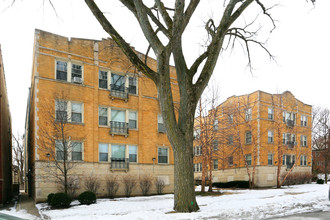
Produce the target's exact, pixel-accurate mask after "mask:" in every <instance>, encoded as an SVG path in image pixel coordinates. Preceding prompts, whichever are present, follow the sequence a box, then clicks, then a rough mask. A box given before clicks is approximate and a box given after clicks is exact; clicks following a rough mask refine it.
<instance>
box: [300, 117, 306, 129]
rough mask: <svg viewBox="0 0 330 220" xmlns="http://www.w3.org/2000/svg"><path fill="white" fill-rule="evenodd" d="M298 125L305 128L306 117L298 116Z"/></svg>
mask: <svg viewBox="0 0 330 220" xmlns="http://www.w3.org/2000/svg"><path fill="white" fill-rule="evenodd" d="M300 125H301V126H303V127H307V116H306V115H301V116H300Z"/></svg>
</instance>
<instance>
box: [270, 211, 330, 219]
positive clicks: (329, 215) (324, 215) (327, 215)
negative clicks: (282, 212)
mask: <svg viewBox="0 0 330 220" xmlns="http://www.w3.org/2000/svg"><path fill="white" fill-rule="evenodd" d="M276 219H282V220H283V219H287V220H300V219H302V220H330V212H310V213H303V214H295V215H292V216H285V217H281V218H270V219H268V220H276Z"/></svg>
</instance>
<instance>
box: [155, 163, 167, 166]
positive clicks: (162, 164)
mask: <svg viewBox="0 0 330 220" xmlns="http://www.w3.org/2000/svg"><path fill="white" fill-rule="evenodd" d="M157 165H161V166H164V165H170V164H169V163H157Z"/></svg>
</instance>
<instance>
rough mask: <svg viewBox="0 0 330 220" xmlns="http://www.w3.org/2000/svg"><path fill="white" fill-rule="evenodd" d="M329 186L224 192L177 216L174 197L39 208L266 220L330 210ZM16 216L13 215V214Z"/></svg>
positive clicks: (56, 215) (78, 215)
mask: <svg viewBox="0 0 330 220" xmlns="http://www.w3.org/2000/svg"><path fill="white" fill-rule="evenodd" d="M328 190H329V185H325V184H324V185H318V184H315V183H313V184H305V185H296V186H290V187H283V188H282V189H257V190H221V192H223V194H222V195H220V196H197V201H198V204H199V207H200V211H198V212H195V213H174V212H172V211H173V210H172V208H173V195H162V196H146V197H132V198H118V199H115V200H110V199H98V200H97V203H96V204H93V205H89V206H86V205H78V202H77V201H74V202H73V203H72V204H71V205H73V206H72V207H71V208H69V209H63V210H51V209H49V208H48V206H47V204H45V203H41V204H38V205H37V208H38V209H39V212H40V213H41V215H46V216H48V217H50V218H51V219H59V220H64V219H79V220H83V219H88V220H89V219H130V220H131V219H162V220H163V219H171V220H173V219H212V218H213V219H219V218H221V219H266V218H270V217H279V216H284V215H292V214H295V213H303V212H313V211H320V210H322V211H330V202H329V200H328ZM12 214H13V215H14V214H15V213H14V212H13V213H12Z"/></svg>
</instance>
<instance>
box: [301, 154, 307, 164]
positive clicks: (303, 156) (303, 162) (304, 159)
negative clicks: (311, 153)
mask: <svg viewBox="0 0 330 220" xmlns="http://www.w3.org/2000/svg"><path fill="white" fill-rule="evenodd" d="M300 166H307V156H306V155H301V156H300Z"/></svg>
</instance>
